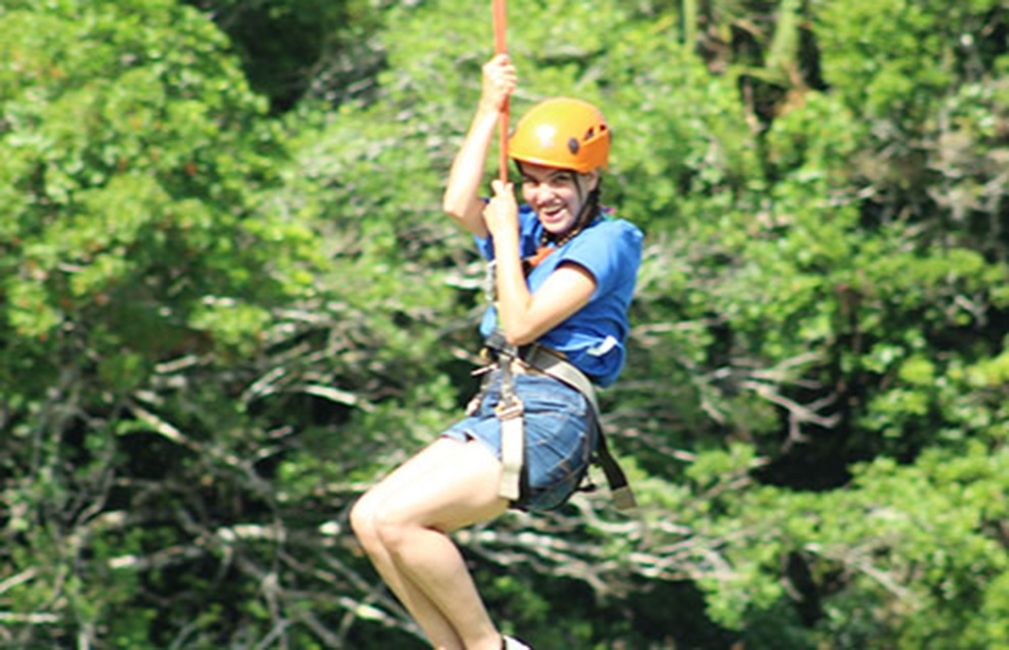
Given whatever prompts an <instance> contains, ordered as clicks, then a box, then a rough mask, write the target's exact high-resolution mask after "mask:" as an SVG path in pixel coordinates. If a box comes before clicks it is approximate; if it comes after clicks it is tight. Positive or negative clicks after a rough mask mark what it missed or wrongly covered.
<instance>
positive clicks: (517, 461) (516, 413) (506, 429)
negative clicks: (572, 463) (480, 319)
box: [486, 333, 637, 510]
mask: <svg viewBox="0 0 1009 650" xmlns="http://www.w3.org/2000/svg"><path fill="white" fill-rule="evenodd" d="M496 334H497V333H496ZM487 343H488V346H487V348H486V349H487V350H489V351H490V354H492V355H493V356H495V357H496V359H495V361H496V363H495V364H493V365H492V367H494V366H496V367H498V368H500V369H501V371H502V381H501V401H500V402H499V403H498V405H497V407H496V408H495V411H496V413H497V416H498V418H499V419H500V420H501V463H502V465H503V466H504V469H503V472H502V475H501V482H500V484H499V489H498V493H499V494H500V495H501V496H502V497H504V498H506V499H509V500H511V501H515V500H517V499H518V498H519V492H520V489H519V488H520V484H521V475H522V462H523V457H524V449H523V448H524V445H525V433H524V430H523V426H522V415H523V406H522V401H521V400H520V399H519V398H518V395H516V394H515V393H514V389H513V386H512V380H513V377H512V374H513V373H516V372H518V373H523V372H529V371H533V372H540V373H543V374H545V375H548V376H550V377H552V378H554V379H556V380H557V381H559V382H561V383H563V384H566V385H568V386H570V387H571V388H573V389H575V390H577V391H578V392H579V393H581V394H582V396H584V397H585V400H586V401H587V402H588V404H589V411H590V412H591V414H592V421H593V422H594V423H595V425H596V430H597V431H598V432H599V444H598V449H597V450H596V458H595V462H596V463H598V465H599V466H600V467H601V468H602V470H603V473H604V474H605V475H606V482H607V483H608V484H609V487H610V495H611V497H612V499H613V503H614V505H615V506H616V507H617V508H619V509H621V510H626V509H628V508H633V507H635V506H636V505H637V503H636V502H635V499H634V493H633V492H632V491H631V488H630V485H628V483H627V476H626V474H624V471H623V470H622V469H621V468H620V465H619V464H618V463H617V461H616V458H614V457H613V454H612V453H611V452H610V450H609V447H608V445H607V444H606V436H605V435H604V433H603V429H602V423H601V422H600V419H599V402H598V400H597V398H596V390H595V386H593V384H592V382H591V381H590V380H589V378H588V377H586V376H585V374H584V373H583V372H582V371H580V370H579V369H578V368H576V367H575V366H574V365H572V364H571V363H570V362H568V361H567V360H565V359H564V357H563V355H562V354H561V353H559V352H556V351H554V350H552V349H550V348H548V347H546V346H544V345H540V344H538V343H534V344H532V345H531V346H527V347H524V348H521V349H518V348H516V347H515V346H513V345H508V344H503V345H502V343H503V337H495V336H492V337H490V338H489V339H488V341H487Z"/></svg>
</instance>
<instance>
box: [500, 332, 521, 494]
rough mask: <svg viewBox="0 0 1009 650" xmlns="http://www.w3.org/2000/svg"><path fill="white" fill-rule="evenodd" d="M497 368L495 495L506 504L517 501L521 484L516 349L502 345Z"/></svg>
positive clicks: (519, 410) (519, 402)
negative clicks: (497, 466)
mask: <svg viewBox="0 0 1009 650" xmlns="http://www.w3.org/2000/svg"><path fill="white" fill-rule="evenodd" d="M498 355H499V358H498V367H499V368H500V369H501V401H500V402H498V404H497V406H496V407H495V408H494V413H495V414H496V415H497V417H498V419H499V420H500V421H501V464H502V466H503V467H502V471H501V480H500V481H499V482H498V495H499V496H500V497H502V498H504V499H508V500H509V501H518V499H519V496H520V494H521V485H522V465H523V463H524V460H525V429H524V426H523V425H524V420H523V417H522V414H523V412H524V410H525V408H524V406H523V404H522V400H520V399H519V396H518V395H517V394H516V393H515V387H514V381H513V377H512V363H514V362H515V361H516V360H517V359H518V348H516V347H515V346H514V345H506V346H505V347H504V348H503V349H501V350H498Z"/></svg>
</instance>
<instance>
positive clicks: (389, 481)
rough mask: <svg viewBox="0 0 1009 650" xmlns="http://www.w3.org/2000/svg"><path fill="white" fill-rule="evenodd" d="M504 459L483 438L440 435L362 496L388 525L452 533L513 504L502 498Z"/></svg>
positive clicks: (366, 503) (494, 514) (497, 513)
mask: <svg viewBox="0 0 1009 650" xmlns="http://www.w3.org/2000/svg"><path fill="white" fill-rule="evenodd" d="M500 475H501V462H500V461H499V460H498V459H497V458H496V457H495V456H494V454H493V452H491V451H490V450H488V449H487V448H486V447H485V446H484V445H482V444H480V443H479V442H478V441H469V442H460V441H458V440H452V439H448V438H439V439H438V440H436V441H435V442H433V443H431V444H430V445H428V446H427V447H425V448H424V449H423V450H421V451H420V452H418V453H417V454H416V455H415V456H413V457H412V458H410V459H409V460H407V461H406V462H405V463H403V464H402V465H400V466H399V467H398V468H396V469H395V470H393V472H392V473H391V474H389V475H388V476H386V477H385V478H384V479H382V480H381V481H380V482H379V483H377V484H376V485H375V486H374V487H372V488H371V489H370V490H369V491H368V492H367V493H366V494H365V495H364V497H362V502H364V503H362V504H361V505H363V506H365V507H367V508H368V509H369V510H371V511H372V512H373V513H375V514H376V515H377V516H379V517H381V518H382V520H383V521H385V522H386V523H400V524H415V525H421V526H428V527H432V528H437V529H439V530H443V531H446V532H448V531H452V530H456V529H458V528H462V527H464V526H468V525H470V524H474V523H477V522H480V521H486V520H488V519H493V518H494V517H497V516H498V515H500V514H501V513H502V512H504V511H505V510H506V509H507V507H508V502H507V501H506V500H505V499H502V498H501V497H499V496H498V494H497V492H498V481H499V477H500Z"/></svg>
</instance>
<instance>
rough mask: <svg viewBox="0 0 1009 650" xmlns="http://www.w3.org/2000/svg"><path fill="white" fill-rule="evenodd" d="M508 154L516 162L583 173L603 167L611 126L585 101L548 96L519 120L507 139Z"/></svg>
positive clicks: (607, 150) (608, 148) (608, 152)
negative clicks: (549, 97) (550, 97)
mask: <svg viewBox="0 0 1009 650" xmlns="http://www.w3.org/2000/svg"><path fill="white" fill-rule="evenodd" d="M508 154H509V155H510V156H511V157H512V158H513V159H515V160H517V161H519V162H529V163H533V164H536V165H546V166H547V167H560V168H562V169H573V170H575V171H577V172H579V173H581V174H585V173H587V172H590V171H592V170H594V169H598V168H600V167H605V166H606V163H607V160H608V159H609V155H610V129H609V126H608V125H607V124H606V118H605V117H603V114H602V113H601V112H599V109H598V108H596V107H595V106H593V105H592V104H590V103H588V102H583V101H581V100H579V99H570V98H567V97H557V98H554V99H548V100H546V101H544V102H540V103H539V104H536V105H535V106H533V107H532V108H531V109H529V111H528V112H527V113H526V114H525V115H523V116H522V119H520V120H519V121H518V124H517V125H516V126H515V132H514V133H512V136H511V138H510V139H509V140H508Z"/></svg>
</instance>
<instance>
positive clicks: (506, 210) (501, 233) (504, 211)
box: [483, 179, 519, 242]
mask: <svg viewBox="0 0 1009 650" xmlns="http://www.w3.org/2000/svg"><path fill="white" fill-rule="evenodd" d="M491 189H493V190H494V196H493V197H491V199H490V201H489V202H488V203H487V206H486V207H485V208H484V211H483V219H484V223H485V224H486V225H487V230H489V231H490V234H491V235H492V236H493V237H494V239H495V241H498V242H500V241H501V240H502V239H504V238H508V237H512V238H514V240H515V241H516V242H517V241H518V232H519V220H518V204H517V203H516V201H515V189H514V186H513V185H512V184H511V183H502V182H501V180H500V179H495V180H494V181H493V182H492V183H491Z"/></svg>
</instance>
